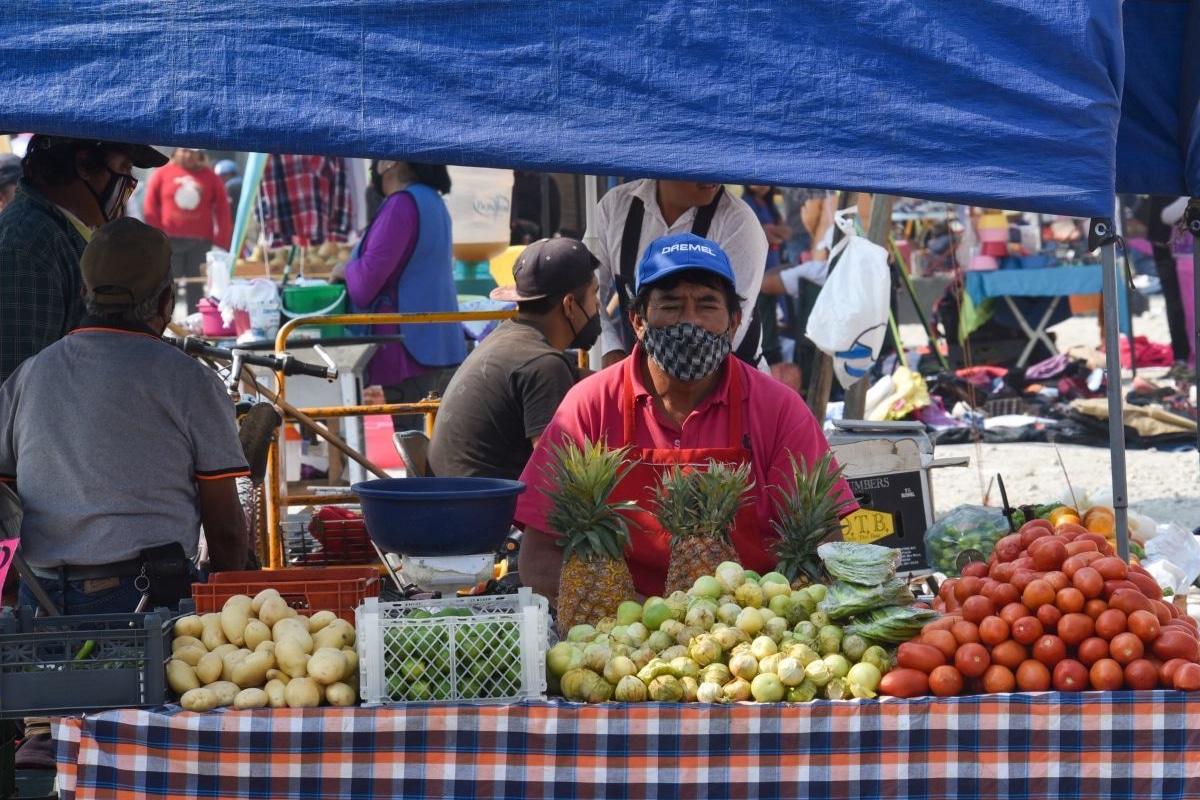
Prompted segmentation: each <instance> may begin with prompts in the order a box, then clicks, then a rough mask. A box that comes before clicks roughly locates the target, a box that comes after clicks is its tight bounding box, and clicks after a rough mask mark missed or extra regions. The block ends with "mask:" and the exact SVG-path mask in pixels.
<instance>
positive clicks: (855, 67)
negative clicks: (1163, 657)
mask: <svg viewBox="0 0 1200 800" xmlns="http://www.w3.org/2000/svg"><path fill="white" fill-rule="evenodd" d="M1125 5H1126V6H1127V7H1131V6H1134V5H1137V6H1139V7H1141V6H1146V7H1157V6H1179V7H1180V8H1171V9H1169V11H1170V13H1169V14H1165V16H1169V17H1171V18H1172V19H1173V20H1174V19H1176V18H1178V17H1179V16H1180V13H1181V12H1183V13H1186V12H1188V4H1187V3H1186V2H1183V3H1161V2H1160V3H1153V2H1146V1H1145V0H1142V2H1136V3H1135V2H1133V1H1132V0H1131V2H1127V3H1126V4H1125ZM1121 13H1122V10H1121V5H1120V4H1119V3H1117V2H1114V0H987V1H986V2H978V3H966V4H964V3H962V2H961V0H922V2H917V3H914V2H912V0H805V2H803V3H793V2H778V0H776V1H774V2H768V1H767V0H742V1H741V2H729V0H655V2H641V1H639V0H611V1H610V2H593V1H591V0H589V1H588V2H579V0H505V1H503V2H480V0H320V2H315V1H314V0H255V2H253V3H251V2H245V0H232V1H231V2H226V3H216V4H213V3H194V2H182V0H39V1H38V2H36V3H34V2H32V0H17V2H15V3H14V2H11V1H10V2H9V3H8V4H7V5H6V6H5V12H4V14H3V15H2V16H0V74H3V75H4V76H5V79H4V90H3V92H0V129H3V130H10V131H38V132H46V133H58V134H73V135H86V136H96V137H103V138H111V139H122V140H126V141H135V142H143V143H148V144H160V145H163V144H165V145H190V146H197V147H207V148H219V149H236V150H252V151H261V152H306V153H324V154H341V155H348V156H376V157H393V156H402V157H405V158H409V159H412V160H424V161H437V162H445V163H452V164H463V165H475V166H495V167H519V168H527V169H534V170H544V171H564V172H575V173H591V174H601V175H627V176H637V175H651V176H660V177H676V178H697V179H698V178H706V179H719V180H721V181H725V182H731V183H741V182H758V183H775V184H783V185H798V186H813V187H830V188H843V189H856V190H865V191H872V192H881V193H888V194H896V195H906V196H916V197H930V198H937V199H942V200H947V201H952V202H961V203H970V204H979V205H985V206H995V207H1003V208H1011V209H1020V210H1029V211H1042V212H1048V213H1059V214H1069V215H1073V216H1084V217H1087V216H1108V215H1110V214H1111V213H1112V209H1113V194H1114V187H1115V185H1116V170H1117V154H1118V148H1117V133H1118V122H1119V120H1120V113H1121V105H1120V100H1121V90H1122V86H1123V85H1128V84H1126V83H1124V81H1125V50H1126V39H1124V38H1123V34H1122V21H1121ZM1191 13H1192V14H1193V16H1194V14H1195V9H1194V8H1193V9H1191ZM1157 16H1158V15H1156V14H1146V15H1145V17H1146V22H1147V24H1148V25H1152V24H1155V23H1157V22H1158V21H1159V20H1158V19H1157ZM1155 44H1157V42H1155ZM1164 49H1165V48H1164ZM1145 55H1147V57H1149V56H1150V55H1151V54H1145ZM1152 55H1153V57H1154V58H1155V59H1159V58H1168V57H1169V54H1168V53H1166V52H1162V53H1155V54H1152ZM1193 55H1195V50H1194V49H1193ZM1155 63H1156V64H1157V63H1158V62H1157V60H1156V61H1155ZM1148 80H1149V79H1148ZM1194 89H1195V87H1194V86H1193V87H1191V91H1192V92H1193V93H1194ZM1155 96H1156V97H1157V95H1155ZM1151 110H1153V111H1158V110H1159V109H1151ZM1176 116H1178V114H1176ZM1156 122H1160V120H1157V118H1156ZM1156 133H1157V131H1156ZM1169 138H1170V137H1169V136H1166V137H1160V136H1157V135H1156V136H1155V137H1154V140H1155V142H1156V143H1158V144H1161V145H1162V146H1163V148H1167V147H1168V144H1169ZM1131 141H1132V139H1131ZM1155 155H1156V156H1157V158H1156V160H1155V161H1154V162H1153V163H1152V164H1151V166H1149V167H1147V168H1146V170H1145V172H1146V173H1147V175H1152V176H1157V175H1158V174H1159V172H1160V171H1169V166H1170V164H1171V163H1173V162H1172V154H1170V153H1167V152H1161V153H1160V152H1158V150H1156V151H1155ZM1175 157H1176V158H1177V160H1179V161H1180V162H1181V161H1182V159H1181V158H1178V156H1177V155H1176V156H1175ZM1135 160H1136V159H1135ZM1193 166H1194V157H1193ZM1140 168H1141V166H1140V163H1139V165H1138V169H1140ZM1177 178H1178V175H1174V176H1172V180H1173V181H1174V182H1175V183H1178V181H1177V180H1176V179H1177ZM1139 185H1141V184H1139ZM1159 188H1165V187H1159Z"/></svg>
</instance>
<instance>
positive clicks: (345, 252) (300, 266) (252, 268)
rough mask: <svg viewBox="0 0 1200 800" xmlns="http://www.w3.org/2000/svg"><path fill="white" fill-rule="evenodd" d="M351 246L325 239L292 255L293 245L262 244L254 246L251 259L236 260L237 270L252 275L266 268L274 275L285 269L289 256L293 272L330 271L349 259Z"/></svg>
mask: <svg viewBox="0 0 1200 800" xmlns="http://www.w3.org/2000/svg"><path fill="white" fill-rule="evenodd" d="M350 250H351V245H348V244H337V243H335V242H325V243H323V244H319V245H313V246H312V247H301V248H299V249H298V250H297V251H296V254H295V255H294V256H292V252H291V251H292V248H290V247H279V248H276V249H273V250H266V249H264V248H263V246H262V245H261V244H260V245H258V246H257V247H255V248H254V251H253V252H252V253H251V254H250V257H249V258H239V259H238V261H237V272H235V273H234V274H235V275H236V274H238V273H244V274H251V275H259V274H265V273H264V271H263V270H264V267H265V268H267V269H269V272H270V273H271V274H279V273H281V272H283V268H284V267H285V266H287V263H288V258H289V257H291V258H292V273H293V274H295V273H298V272H300V271H301V270H303V271H304V273H305V274H318V275H320V274H324V273H327V272H329V271H330V270H331V269H333V268H334V266H336V265H337V264H342V263H345V262H347V261H349V260H350Z"/></svg>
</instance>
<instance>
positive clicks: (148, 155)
mask: <svg viewBox="0 0 1200 800" xmlns="http://www.w3.org/2000/svg"><path fill="white" fill-rule="evenodd" d="M93 144H94V145H98V146H100V147H103V148H106V149H110V150H120V151H121V152H122V153H124V154H125V155H127V156H129V160H130V161H132V162H133V165H134V166H135V167H138V168H140V169H153V168H155V167H161V166H162V165H163V164H166V163H167V162H168V161H170V159H169V158H167V157H166V156H165V155H163V154H162V153H160V152H159V151H157V150H155V149H154V148H153V147H150V146H149V145H145V144H128V143H126V142H107V141H103V140H100V139H80V138H78V137H74V136H47V135H45V134H41V133H39V134H37V135H35V136H34V137H33V138H32V139H31V140H30V141H29V147H30V148H32V149H38V148H51V147H61V146H65V145H70V146H73V147H86V146H88V145H93Z"/></svg>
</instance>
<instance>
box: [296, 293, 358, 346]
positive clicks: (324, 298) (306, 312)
mask: <svg viewBox="0 0 1200 800" xmlns="http://www.w3.org/2000/svg"><path fill="white" fill-rule="evenodd" d="M345 312H346V287H345V286H342V285H341V284H315V285H312V286H285V287H284V288H283V315H284V316H285V317H288V318H289V319H295V318H297V317H315V316H320V315H323V314H344V313H345ZM298 331H299V332H301V333H302V335H303V334H307V335H309V336H321V337H324V338H331V337H334V336H345V334H346V330H345V328H344V327H342V326H341V325H312V326H309V327H301V328H299V329H298Z"/></svg>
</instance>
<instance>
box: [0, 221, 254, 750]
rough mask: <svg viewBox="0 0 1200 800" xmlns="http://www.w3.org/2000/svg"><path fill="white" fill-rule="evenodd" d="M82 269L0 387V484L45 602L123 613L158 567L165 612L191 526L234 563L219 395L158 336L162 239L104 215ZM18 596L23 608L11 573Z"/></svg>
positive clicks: (217, 386)
mask: <svg viewBox="0 0 1200 800" xmlns="http://www.w3.org/2000/svg"><path fill="white" fill-rule="evenodd" d="M80 270H81V273H82V276H83V282H84V285H85V292H84V299H85V304H86V308H87V316H86V317H85V319H84V320H83V322H82V323H81V324H80V325H79V326H78V327H77V328H75V329H74V330H73V331H71V333H70V335H69V336H65V337H63V338H62V339H60V340H58V341H57V342H54V343H53V344H51V345H50V346H48V347H46V348H45V349H44V350H42V351H41V352H40V353H38V354H37V355H34V356H32V357H31V358H29V359H26V361H25V362H24V363H22V364H21V365H20V366H19V367H17V369H16V370H15V371H14V372H13V374H12V376H11V377H10V378H9V380H8V381H6V382H5V383H4V385H3V386H0V482H4V483H6V484H8V486H9V487H10V488H12V489H13V490H14V491H15V492H16V493H17V495H18V496H19V497H20V499H21V503H22V505H23V506H24V512H25V513H24V518H23V520H22V523H21V553H22V554H23V555H24V557H25V561H26V562H28V564H29V566H30V568H31V570H32V571H33V573H34V575H35V576H36V578H37V580H38V582H39V583H40V584H41V586H42V588H43V589H45V590H46V592H47V594H48V595H49V596H50V598H51V599H52V600H53V602H54V603H55V604H56V605H57V607H58V610H60V611H61V612H63V613H65V614H93V613H128V612H132V611H134V610H135V609H136V608H137V607H138V605H139V602H140V601H141V599H142V596H143V586H142V584H141V583H140V582H139V575H141V574H142V573H143V570H144V569H146V568H147V564H150V563H155V564H157V565H161V564H162V563H163V562H164V561H166V562H169V563H172V564H175V565H176V566H177V571H176V574H175V575H174V579H173V580H171V581H170V582H169V583H168V584H164V583H160V582H159V581H160V580H161V579H160V578H157V577H154V578H153V579H152V582H151V584H150V588H149V592H150V598H149V599H150V601H151V603H152V606H159V605H172V603H173V602H177V601H178V600H179V598H180V597H183V596H189V595H190V589H189V588H188V587H189V586H190V581H191V579H192V577H194V576H195V573H194V569H193V568H188V562H187V560H188V559H191V558H194V557H195V555H196V552H197V549H198V545H199V535H200V527H201V525H203V527H204V534H205V540H206V542H207V543H208V552H209V556H210V564H211V569H212V570H213V571H221V570H229V569H241V568H242V567H244V566H245V563H246V552H247V550H246V548H247V533H246V518H245V514H244V512H243V511H242V507H241V505H240V503H239V502H238V495H237V488H236V483H235V482H236V479H237V478H238V477H240V476H246V475H249V468H248V467H247V466H246V457H245V455H244V454H243V452H242V447H241V444H240V443H239V441H238V432H237V424H236V422H235V420H234V408H233V403H232V402H230V400H229V396H228V394H227V393H226V391H225V388H224V386H223V385H222V384H221V381H220V379H219V378H218V377H217V375H216V373H214V372H213V371H212V370H209V369H207V368H206V367H204V366H202V365H201V364H199V363H198V362H196V361H195V360H193V359H191V358H189V357H188V356H186V355H184V354H183V353H182V352H180V351H179V350H177V349H176V348H174V347H172V346H170V345H169V344H167V343H166V342H164V341H162V339H161V338H160V337H161V336H162V332H163V330H165V328H166V325H167V322H168V321H169V320H170V319H171V313H172V311H173V310H174V305H175V287H174V283H173V281H172V278H171V245H170V242H169V241H168V240H167V237H166V234H164V233H163V232H162V231H159V230H157V229H155V228H151V227H150V226H149V225H146V224H145V223H142V222H139V221H138V220H136V219H133V218H131V217H130V218H123V219H118V220H115V221H113V222H109V223H107V224H105V225H103V226H102V227H100V228H99V229H98V230H96V232H95V235H94V236H93V237H92V240H91V242H89V243H88V245H87V247H86V248H85V249H84V251H83V256H82V259H81V261H80ZM64 387H66V388H65V389H64ZM162 572H163V570H162V569H160V568H158V567H156V568H155V569H153V570H150V573H151V574H152V575H161V574H162ZM21 604H22V605H34V597H33V594H32V592H31V590H30V588H29V587H28V586H26V585H25V584H24V582H22V585H21ZM26 727H27V731H26V734H27V739H26V743H25V744H23V745H22V747H21V749H20V750H19V751H18V753H17V762H18V766H26V767H28V766H53V757H52V754H51V755H50V756H49V757H48V756H47V752H48V751H49V737H48V735H47V734H46V733H44V732H43V731H44V729H39V728H37V727H36V726H33V727H31V726H30V723H29V722H27V723H26ZM47 762H48V763H47Z"/></svg>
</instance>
